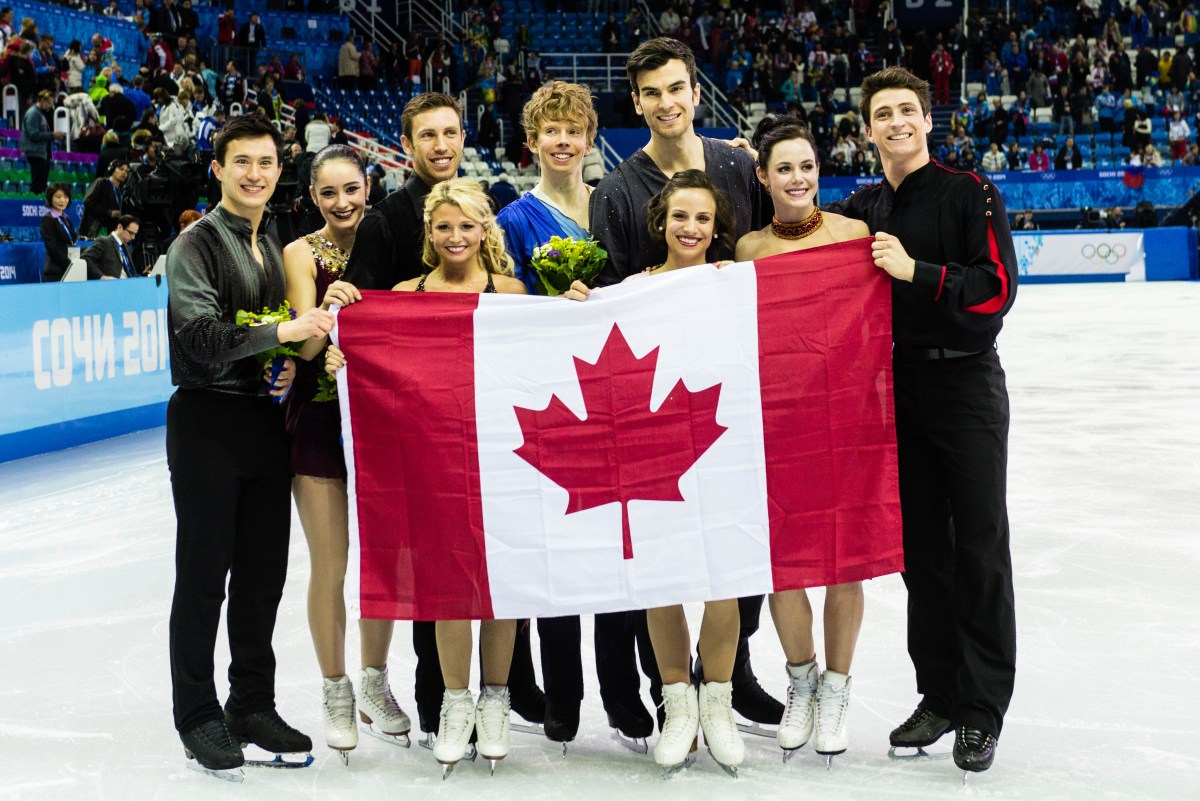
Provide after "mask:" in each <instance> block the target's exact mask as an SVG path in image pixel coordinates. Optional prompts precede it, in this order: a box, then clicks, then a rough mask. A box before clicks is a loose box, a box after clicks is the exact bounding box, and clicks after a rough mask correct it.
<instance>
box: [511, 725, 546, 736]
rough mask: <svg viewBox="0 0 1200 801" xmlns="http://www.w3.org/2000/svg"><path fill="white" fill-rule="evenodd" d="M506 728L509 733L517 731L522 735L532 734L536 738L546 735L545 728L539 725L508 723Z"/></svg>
mask: <svg viewBox="0 0 1200 801" xmlns="http://www.w3.org/2000/svg"><path fill="white" fill-rule="evenodd" d="M508 728H509V729H510V730H511V731H519V732H521V733H522V734H534V735H537V736H538V737H543V736H545V734H546V728H545V727H544V726H543V725H542V724H541V723H519V722H517V723H509V724H508Z"/></svg>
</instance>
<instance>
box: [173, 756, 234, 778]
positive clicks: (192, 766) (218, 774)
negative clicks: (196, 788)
mask: <svg viewBox="0 0 1200 801" xmlns="http://www.w3.org/2000/svg"><path fill="white" fill-rule="evenodd" d="M187 766H188V769H189V770H194V771H196V772H197V773H204V774H206V775H208V776H212V777H213V778H214V779H222V780H224V781H227V782H235V783H241V782H244V781H245V780H246V774H245V773H243V772H242V769H241V768H230V769H229V770H215V769H213V768H206V767H204V766H203V765H201V764H200V763H199V762H197V761H196V760H195V758H190V759H188V761H187Z"/></svg>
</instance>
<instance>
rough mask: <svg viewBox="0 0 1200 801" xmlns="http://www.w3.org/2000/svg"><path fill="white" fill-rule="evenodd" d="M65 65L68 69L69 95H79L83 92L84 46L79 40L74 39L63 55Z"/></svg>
mask: <svg viewBox="0 0 1200 801" xmlns="http://www.w3.org/2000/svg"><path fill="white" fill-rule="evenodd" d="M63 63H64V64H65V65H66V67H67V93H68V94H77V93H78V92H82V91H83V67H84V62H83V44H82V43H81V42H80V41H79V40H78V39H72V40H71V43H70V44H69V45H67V52H66V53H65V54H64V55H63Z"/></svg>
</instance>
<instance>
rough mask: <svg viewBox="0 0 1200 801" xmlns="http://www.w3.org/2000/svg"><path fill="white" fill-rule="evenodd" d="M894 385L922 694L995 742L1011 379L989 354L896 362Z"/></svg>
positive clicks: (1007, 593)
mask: <svg viewBox="0 0 1200 801" xmlns="http://www.w3.org/2000/svg"><path fill="white" fill-rule="evenodd" d="M894 378H895V394H896V438H897V444H898V447H899V465H900V505H901V511H902V514H903V517H904V564H905V573H904V583H905V585H906V586H907V587H908V651H909V655H910V656H911V657H912V661H913V666H914V667H915V668H916V674H917V691H918V692H919V693H921V694H922V695H923V696H924V699H925V704H926V705H927V706H928V707H929V708H930V709H931V710H932V711H933V712H935V713H936V714H938V715H941V716H943V717H947V718H950V719H951V720H953V721H954V722H956V723H958V724H960V725H965V726H971V727H974V728H978V729H982V730H984V731H986V732H990V733H992V734H994V735H999V734H1000V729H1001V727H1002V726H1003V723H1004V713H1005V711H1006V710H1007V709H1008V704H1009V700H1010V699H1011V698H1012V692H1013V681H1014V677H1015V673H1016V656H1017V644H1016V614H1015V611H1014V599H1013V585H1012V561H1011V557H1010V554H1009V530H1008V510H1007V506H1006V502H1005V496H1006V489H1007V466H1008V421H1009V409H1008V391H1007V389H1006V388H1005V382H1004V370H1003V369H1002V368H1001V366H1000V359H999V356H998V355H997V354H996V352H995V350H988V351H986V352H985V353H983V354H980V355H978V356H967V357H962V358H958V359H945V360H933V361H923V362H906V361H902V360H901V359H899V358H897V359H896V360H895V372H894Z"/></svg>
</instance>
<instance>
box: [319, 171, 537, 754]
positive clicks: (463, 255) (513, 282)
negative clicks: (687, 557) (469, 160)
mask: <svg viewBox="0 0 1200 801" xmlns="http://www.w3.org/2000/svg"><path fill="white" fill-rule="evenodd" d="M424 221H425V246H424V251H423V253H422V257H423V260H424V263H425V265H426V266H427V267H429V268H430V269H429V272H427V273H425V274H424V275H422V276H420V277H419V278H413V279H410V280H408V281H402V282H401V283H399V284H396V286H394V287H392V289H393V291H396V292H464V293H491V292H499V293H505V294H510V295H524V294H526V292H525V285H524V284H522V283H521V282H520V281H518V280H517V279H516V278H513V277H512V276H511V273H512V258H510V257H509V255H508V253H506V252H505V250H504V232H503V231H502V230H501V229H500V227H499V226H498V225H497V224H496V218H495V216H493V214H492V211H491V206H490V204H489V202H488V197H487V195H486V194H485V193H484V191H483V189H481V188H480V186H479V184H477V183H476V182H474V181H471V180H469V179H466V178H452V179H450V180H447V181H442V182H441V183H438V184H436V185H434V187H433V189H432V190H431V191H430V193H429V195H428V196H427V197H426V198H425V212H424ZM342 287H343V290H342V292H341V293H340V295H339V297H338V298H337V302H338V303H341V304H342V305H345V304H348V303H352V302H355V301H356V300H358V297H357V290H355V289H354V288H353V286H352V285H350V284H342ZM345 363H346V359H345V355H344V354H343V353H342V351H341V350H339V349H338V348H336V347H334V346H330V348H329V350H328V351H327V352H326V356H325V369H326V371H328V372H330V373H334V372H336V371H337V370H338V369H340V368H341V367H342V366H343V365H344V364H345ZM436 633H437V649H438V656H439V657H440V658H441V663H442V681H443V683H444V684H445V688H446V689H445V692H444V694H443V696H442V709H441V716H440V720H439V727H438V739H437V741H436V742H435V743H434V746H433V755H434V757H435V758H436V759H437V761H438V762H440V763H441V764H442V766H443V768H442V770H443V775H445V774H446V773H448V772H449V771H450V770H451V769H452V768H453V767H454V765H455V764H457V763H458V762H459V760H461V759H462V758H463V756H465V754H466V752H467V746H468V745H469V744H470V742H471V734H472V733H475V734H476V735H477V740H476V748H477V749H478V751H479V753H480V754H482V755H483V756H484V757H485V758H486V759H488V760H490V761H491V762H492V764H493V767H494V766H495V763H496V761H497V760H500V759H503V758H504V757H506V756H507V755H508V731H509V729H508V716H509V708H510V703H509V698H508V670H509V665H510V662H511V660H512V649H513V638H514V637H515V635H516V621H514V620H485V621H482V622H481V623H480V625H479V639H480V650H481V652H482V653H481V657H482V659H481V661H482V663H483V670H482V672H483V684H484V688H483V692H482V693H481V694H480V696H479V701H478V703H476V702H475V699H474V698H473V697H472V696H471V690H470V688H469V684H470V680H471V652H472V650H473V648H472V646H473V641H472V632H471V621H469V620H439V621H437V624H436Z"/></svg>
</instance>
